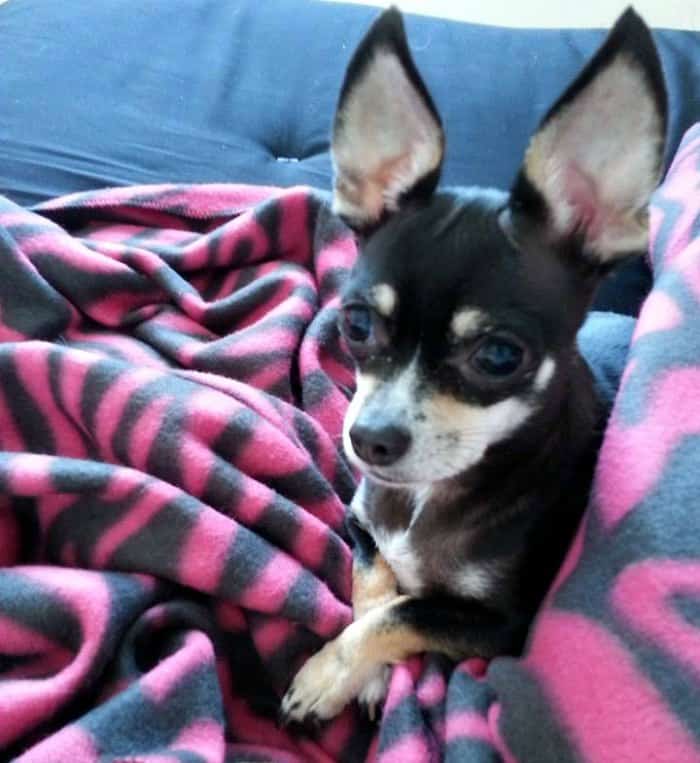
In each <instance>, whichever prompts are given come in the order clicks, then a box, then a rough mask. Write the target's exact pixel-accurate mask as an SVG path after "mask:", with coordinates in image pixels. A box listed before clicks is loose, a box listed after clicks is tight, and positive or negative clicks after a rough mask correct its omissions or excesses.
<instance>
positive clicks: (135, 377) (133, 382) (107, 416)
mask: <svg viewBox="0 0 700 763" xmlns="http://www.w3.org/2000/svg"><path fill="white" fill-rule="evenodd" d="M160 378H162V375H161V374H160V373H158V372H156V371H154V370H153V369H150V368H134V369H131V370H130V371H129V372H128V373H122V374H121V375H120V376H118V377H116V378H115V379H114V381H113V382H112V384H111V386H110V387H109V389H108V390H107V391H106V392H105V393H104V395H103V396H102V399H101V400H100V402H99V405H98V406H97V411H96V413H95V433H96V434H97V435H98V436H99V442H100V446H101V448H102V452H103V453H104V454H105V456H106V457H107V459H108V460H110V461H115V460H116V455H115V453H114V450H113V448H112V442H113V438H114V434H115V432H116V431H117V428H118V427H119V425H120V424H121V422H122V419H123V418H124V411H125V409H126V406H127V405H128V404H129V402H130V401H131V400H132V399H133V398H134V396H135V395H136V393H137V391H138V389H139V388H140V387H143V386H146V385H147V384H150V383H151V382H153V381H156V380H157V379H160Z"/></svg>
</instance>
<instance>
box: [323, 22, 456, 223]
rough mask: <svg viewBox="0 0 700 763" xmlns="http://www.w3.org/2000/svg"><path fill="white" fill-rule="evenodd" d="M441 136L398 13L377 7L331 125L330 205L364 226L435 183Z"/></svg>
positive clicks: (429, 190)
mask: <svg viewBox="0 0 700 763" xmlns="http://www.w3.org/2000/svg"><path fill="white" fill-rule="evenodd" d="M444 142H445V141H444V136H443V131H442V124H441V121H440V117H439V115H438V113H437V109H436V108H435V105H434V104H433V101H432V99H431V97H430V95H429V93H428V91H427V89H426V87H425V85H424V83H423V81H422V79H421V78H420V75H419V74H418V70H417V69H416V65H415V64H414V62H413V59H412V58H411V53H410V51H409V49H408V42H407V40H406V33H405V30H404V26H403V21H402V19H401V14H400V13H399V11H398V10H397V9H396V8H390V9H389V10H387V11H385V12H384V13H382V14H381V15H380V16H379V18H378V19H377V20H376V21H375V22H374V24H373V25H372V27H371V29H370V30H369V32H368V33H367V35H366V36H365V38H364V39H363V40H362V42H361V43H360V45H359V47H358V49H357V51H356V52H355V55H354V56H353V58H352V60H351V62H350V65H349V67H348V71H347V73H346V75H345V81H344V82H343V87H342V90H341V92H340V100H339V102H338V109H337V112H336V116H335V122H334V125H333V140H332V156H333V165H334V170H335V179H334V180H335V182H334V193H333V209H334V211H335V212H336V213H338V214H339V215H340V216H341V217H343V218H344V219H345V221H346V222H347V223H348V224H349V225H351V226H352V227H354V228H356V229H358V230H366V229H368V228H371V227H372V226H374V225H376V224H377V223H378V222H379V221H380V220H381V219H382V218H383V217H384V216H385V214H386V213H390V212H395V211H396V210H397V209H398V208H399V206H400V204H401V203H402V201H404V200H406V199H408V198H409V197H411V196H414V197H415V196H423V197H427V196H429V195H430V194H431V193H432V192H433V191H434V190H435V186H436V185H437V182H438V179H439V175H440V167H441V165H442V157H443V153H444Z"/></svg>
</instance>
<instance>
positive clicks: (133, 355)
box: [66, 328, 166, 369]
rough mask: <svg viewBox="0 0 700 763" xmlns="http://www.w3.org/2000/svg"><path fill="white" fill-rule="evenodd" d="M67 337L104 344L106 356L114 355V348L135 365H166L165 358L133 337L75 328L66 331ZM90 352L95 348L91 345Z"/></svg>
mask: <svg viewBox="0 0 700 763" xmlns="http://www.w3.org/2000/svg"><path fill="white" fill-rule="evenodd" d="M66 339H68V340H69V341H71V342H90V343H91V344H93V345H102V346H104V348H105V350H104V355H105V356H106V357H112V356H111V355H110V353H108V350H109V349H114V350H116V351H117V352H119V353H120V354H121V355H122V356H124V358H127V359H128V360H129V362H131V363H133V364H134V365H139V366H152V367H154V368H160V369H162V368H164V367H166V364H165V363H164V362H163V360H161V359H160V358H159V357H158V356H157V355H155V354H154V353H151V352H148V351H147V350H146V349H145V347H144V346H143V344H142V343H141V342H139V341H138V340H137V339H132V338H131V337H126V336H121V335H119V334H107V333H105V332H103V331H99V332H98V331H94V332H92V331H82V330H81V329H78V328H74V329H69V330H68V331H66ZM89 352H91V353H94V352H95V349H94V348H93V347H91V348H90V350H89Z"/></svg>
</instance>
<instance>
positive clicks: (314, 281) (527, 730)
mask: <svg viewBox="0 0 700 763" xmlns="http://www.w3.org/2000/svg"><path fill="white" fill-rule="evenodd" d="M354 256H355V249H354V244H353V242H352V240H351V239H350V238H349V236H348V234H347V232H346V230H345V229H344V228H343V227H342V226H340V225H339V223H338V222H337V221H336V220H335V219H334V218H333V217H332V216H331V215H330V213H329V212H328V208H327V205H326V200H325V199H324V198H323V197H322V196H320V195H318V194H316V193H313V192H310V191H309V190H306V189H292V190H287V191H279V190H275V189H270V188H250V187H240V186H201V187H173V186H161V187H140V188H129V189H121V190H111V191H104V192H98V193H89V194H81V195H76V196H71V197H67V198H62V199H59V200H57V201H55V202H51V203H48V204H45V205H43V206H41V207H40V208H38V209H37V210H35V211H32V212H30V211H26V210H24V209H21V208H19V207H17V206H15V205H13V204H12V203H10V202H9V201H6V200H0V339H1V340H2V344H0V565H2V569H1V570H0V751H1V752H0V759H2V760H12V759H15V758H17V759H19V760H21V761H24V763H53V762H55V763H81V762H82V761H85V763H93V762H96V761H123V762H124V763H126V762H127V761H129V762H130V763H135V762H136V761H144V762H149V763H166V762H174V761H182V762H183V763H199V762H201V761H212V762H213V761H228V762H229V763H230V762H232V761H279V762H280V763H293V762H300V761H327V762H328V763H330V762H331V761H349V762H354V761H361V760H364V759H366V758H369V759H371V760H378V761H381V762H382V763H390V762H392V761H393V762H395V763H410V762H411V761H416V762H418V761H420V762H422V761H438V760H440V759H445V760H447V761H475V762H476V763H487V762H488V763H491V762H495V761H501V760H502V761H506V762H510V761H535V762H536V763H549V762H550V761H551V762H552V763H569V762H571V763H574V762H577V763H578V762H581V761H590V762H593V761H595V762H596V763H598V762H600V763H603V762H605V763H607V762H608V761H610V763H613V762H614V763H624V762H626V761H629V762H630V763H631V762H632V761H635V762H636V761H656V762H666V761H667V762H668V763H692V762H693V761H700V126H698V127H696V128H694V129H693V130H691V131H690V132H689V133H688V134H687V136H686V138H685V140H684V142H683V145H682V147H681V149H680V151H679V154H678V155H677V157H676V160H675V162H674V164H673V167H672V169H671V171H670V173H669V176H668V178H667V180H666V182H665V184H664V186H663V187H662V189H661V190H660V191H659V193H658V194H657V196H656V200H655V204H654V209H653V244H652V249H651V257H652V262H653V267H654V272H655V285H654V288H653V290H652V292H651V294H650V296H649V297H648V299H647V301H646V303H645V305H644V307H643V310H642V313H641V315H640V317H639V320H638V322H637V324H636V327H635V331H634V337H633V341H632V346H631V349H630V352H629V356H628V357H627V359H626V365H625V367H624V374H623V377H622V384H621V388H620V391H619V393H618V395H617V398H616V400H615V404H614V408H613V413H612V416H611V419H610V422H609V425H608V428H607V433H606V435H605V440H604V445H603V449H602V452H601V457H600V463H599V468H598V471H597V476H596V482H595V486H594V492H593V498H592V502H591V506H590V509H589V511H588V513H587V515H586V519H585V522H584V525H583V527H582V528H581V530H580V532H579V534H578V537H577V539H576V541H575V543H574V545H573V547H572V550H571V553H570V555H569V557H568V559H567V561H566V563H565V565H564V568H563V569H562V570H561V573H560V575H559V578H558V581H557V583H556V585H555V587H554V589H553V591H552V592H551V594H550V596H549V597H548V600H547V602H546V604H545V606H544V608H543V611H542V612H541V614H540V616H539V618H538V620H537V622H536V624H535V626H534V628H533V632H532V637H531V639H530V642H529V645H528V648H527V652H526V655H525V656H524V657H523V659H521V660H511V659H503V660H495V661H494V662H492V663H491V665H489V666H487V665H485V664H484V663H482V662H479V661H466V662H464V663H462V664H459V665H454V664H452V663H450V662H449V661H448V660H446V659H444V658H440V657H436V656H426V657H422V658H415V659H412V660H411V661H409V662H408V663H406V664H402V665H399V666H397V667H396V668H395V669H394V672H393V676H392V681H391V685H390V691H389V697H388V700H387V705H386V708H385V711H384V715H383V718H382V720H381V722H380V723H379V724H378V725H377V726H375V725H372V724H371V723H370V722H369V721H368V720H367V719H366V718H365V717H363V716H362V715H361V713H360V712H359V711H358V710H357V709H356V708H349V709H348V710H347V711H346V712H345V713H344V714H343V715H342V716H341V717H339V718H338V719H337V720H336V721H334V722H333V723H331V724H330V725H328V726H327V727H325V728H321V729H318V730H315V731H311V732H309V734H308V735H306V736H304V735H299V734H294V733H292V732H289V731H285V730H281V729H278V728H277V725H276V713H277V708H278V703H279V698H280V697H281V695H282V693H283V692H284V689H285V687H286V685H287V683H288V682H289V680H290V679H291V677H292V676H293V674H294V673H295V671H296V670H297V668H298V667H299V665H300V664H301V662H302V661H303V660H304V659H305V657H306V656H308V655H309V654H310V653H311V652H312V651H314V650H315V649H317V648H318V647H319V646H320V645H321V644H322V643H323V641H324V640H325V639H327V638H329V637H331V636H332V635H334V634H336V633H337V632H338V631H339V630H340V629H341V628H342V627H343V626H344V624H346V623H347V622H348V620H349V618H350V608H349V606H348V601H349V593H350V561H351V558H350V552H349V549H348V547H347V545H346V540H345V538H344V535H343V531H342V518H343V507H344V504H346V503H347V502H348V500H349V499H350V497H351V495H352V492H353V475H352V473H351V472H350V470H349V469H348V467H347V465H346V463H345V462H344V460H343V458H342V456H341V455H340V452H339V435H340V430H341V421H342V417H343V413H344V411H345V408H346V406H347V402H348V398H349V395H350V392H351V388H352V383H353V373H352V366H351V362H350V360H349V358H348V356H347V354H346V353H345V351H344V349H343V346H342V344H341V342H340V340H339V337H338V333H337V330H336V324H335V318H336V310H337V305H338V287H339V284H340V283H341V281H342V279H343V277H344V275H345V274H346V272H347V270H348V268H349V267H350V266H351V264H352V261H353V258H354ZM603 323H604V322H603ZM600 332H601V334H602V333H604V328H603V327H602V326H601V329H600ZM584 333H585V332H584ZM588 341H590V342H591V343H592V344H595V341H596V332H595V331H591V330H590V327H589V330H588ZM616 347H617V357H616V358H614V359H613V361H612V366H615V363H617V365H618V367H620V368H622V366H623V365H624V364H625V356H626V353H627V346H626V344H625V343H624V342H622V343H620V344H619V345H616ZM592 354H593V356H595V351H593V353H592ZM597 372H598V376H599V380H600V382H601V385H602V386H604V385H605V383H606V379H607V380H608V382H609V379H610V374H611V372H610V369H609V368H608V369H606V368H605V364H604V363H603V364H602V365H601V367H599V368H597ZM612 376H613V377H614V373H612Z"/></svg>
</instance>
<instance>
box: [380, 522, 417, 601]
mask: <svg viewBox="0 0 700 763" xmlns="http://www.w3.org/2000/svg"><path fill="white" fill-rule="evenodd" d="M374 540H375V542H376V544H377V548H378V549H379V553H380V554H381V555H382V556H383V557H384V559H385V560H386V562H387V564H388V565H389V566H390V567H391V569H392V570H393V571H394V575H396V579H397V580H398V581H399V585H400V586H401V588H402V589H403V590H404V591H406V592H407V593H419V592H420V589H421V584H422V579H421V575H420V562H419V560H418V557H417V556H416V553H415V550H414V549H413V547H412V545H411V535H410V531H409V530H398V531H397V532H394V533H377V535H376V536H375V539H374Z"/></svg>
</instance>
